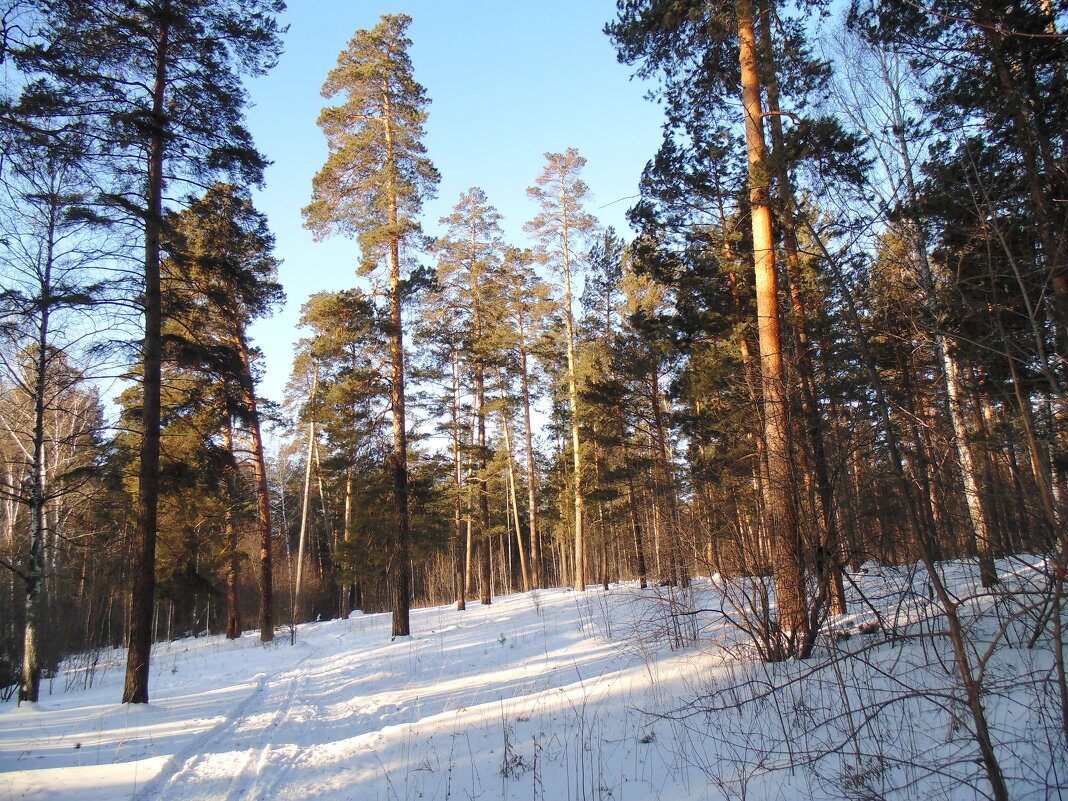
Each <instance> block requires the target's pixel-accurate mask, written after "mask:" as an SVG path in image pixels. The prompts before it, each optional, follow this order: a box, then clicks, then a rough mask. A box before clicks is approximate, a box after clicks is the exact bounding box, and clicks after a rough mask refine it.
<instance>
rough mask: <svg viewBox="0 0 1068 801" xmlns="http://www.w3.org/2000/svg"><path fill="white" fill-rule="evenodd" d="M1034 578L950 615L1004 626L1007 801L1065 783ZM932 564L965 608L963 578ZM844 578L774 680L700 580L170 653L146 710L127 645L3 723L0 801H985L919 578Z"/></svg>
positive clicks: (1030, 571) (981, 645)
mask: <svg viewBox="0 0 1068 801" xmlns="http://www.w3.org/2000/svg"><path fill="white" fill-rule="evenodd" d="M1040 567H1041V564H1040V563H1039V562H1038V560H1035V559H1031V560H1028V561H1024V560H1015V561H1012V562H1007V561H1005V562H1000V563H999V568H1000V571H1001V574H1002V577H1003V580H1004V581H1003V587H1004V588H1007V589H1010V590H1012V592H1011V593H1006V594H1005V596H1004V597H1002V598H1000V599H995V598H993V597H988V596H982V595H977V596H976V597H974V598H973V599H972V600H971V601H966V602H965V604H964V606H963V607H962V611H963V612H964V613H965V617H966V619H967V620H968V621H969V631H970V634H971V636H972V638H973V642H974V643H975V644H976V646H977V649H978V652H980V653H981V652H983V651H984V649H985V648H986V645H987V644H988V643H990V642H992V641H993V639H992V635H993V633H994V632H1000V636H999V638H998V639H997V643H998V645H997V648H996V649H995V650H994V652H993V653H992V655H990V657H989V659H988V661H987V662H986V672H985V674H984V680H985V682H986V694H985V696H984V698H985V702H986V706H987V710H988V713H989V715H990V719H991V721H992V725H993V728H994V732H995V736H996V745H997V749H998V751H997V753H998V757H999V759H1000V761H1001V764H1002V768H1003V770H1004V771H1005V774H1006V776H1007V778H1008V780H1009V786H1010V789H1011V791H1012V793H1013V798H1016V799H1025V798H1027V799H1038V798H1050V799H1052V798H1058V797H1060V793H1062V792H1064V791H1065V790H1066V789H1068V780H1066V774H1065V773H1064V770H1065V759H1064V757H1065V747H1064V740H1063V736H1062V734H1061V733H1060V729H1059V725H1060V724H1059V722H1058V715H1059V706H1058V703H1057V702H1056V693H1055V685H1054V683H1053V674H1052V671H1051V668H1052V664H1053V662H1052V658H1051V651H1050V649H1049V647H1048V643H1046V642H1045V639H1043V638H1042V637H1040V638H1039V639H1038V641H1037V645H1036V647H1034V648H1028V647H1027V646H1028V644H1029V643H1028V639H1029V632H1030V631H1032V630H1033V622H1032V621H1031V618H1030V611H1029V610H1030V609H1031V608H1032V606H1030V605H1027V604H1024V603H1023V601H1024V600H1028V601H1029V602H1035V603H1036V604H1037V602H1038V600H1039V599H1038V596H1032V595H1029V594H1027V592H1026V591H1027V589H1028V587H1029V586H1030V585H1031V583H1032V582H1036V581H1037V579H1038V578H1039V576H1040V573H1039V571H1038V570H1037V569H1036V568H1040ZM944 570H945V572H946V576H947V580H948V581H949V582H950V586H951V587H952V588H953V591H954V592H955V593H957V595H958V596H961V597H964V596H967V595H968V594H969V593H971V592H972V591H973V590H974V588H975V579H974V576H973V575H972V568H971V567H969V566H965V565H962V564H961V563H951V564H949V565H947V566H945V568H944ZM853 578H854V579H855V580H856V587H855V588H854V590H853V597H852V601H853V604H852V606H853V608H855V609H856V610H858V612H857V614H853V615H851V616H848V617H846V618H843V619H840V620H837V621H835V622H834V629H835V631H836V632H837V634H835V636H833V637H828V638H827V644H826V645H824V646H822V647H821V648H820V649H819V652H818V654H817V656H815V657H814V658H813V659H810V660H807V661H804V662H792V663H786V664H780V665H762V664H760V663H758V662H756V661H755V660H753V659H752V658H751V652H750V648H749V646H748V645H747V643H746V639H745V636H744V634H742V633H741V632H740V631H739V630H738V629H737V628H736V627H735V626H734V625H733V624H732V623H731V622H730V621H731V620H733V621H734V622H737V618H736V617H732V618H731V619H730V620H729V619H728V618H727V617H725V616H724V614H722V613H723V612H724V611H729V609H730V601H729V597H730V596H731V593H730V592H728V593H727V594H726V596H725V594H724V592H723V587H722V585H721V584H720V582H719V580H718V579H716V578H713V579H711V580H710V579H703V580H699V581H697V582H696V583H695V585H694V587H693V588H692V589H691V590H690V591H688V592H685V593H680V594H676V595H674V597H673V598H668V597H667V596H666V595H665V594H664V593H665V592H667V590H666V589H661V590H654V589H649V590H644V591H643V590H638V589H637V588H636V587H633V586H612V587H611V589H610V590H609V591H608V592H604V591H603V590H602V589H600V588H592V587H591V588H590V589H589V590H588V591H587V592H586V593H584V594H579V593H575V592H573V591H567V590H543V591H538V592H532V593H530V594H526V595H512V596H508V597H502V598H498V599H495V600H494V602H493V604H492V605H491V606H485V607H484V606H480V605H478V604H471V605H470V607H469V609H468V611H466V612H464V613H458V612H456V611H454V610H453V609H452V608H451V607H436V608H429V609H420V610H416V611H414V612H413V631H414V632H415V634H414V635H413V636H412V637H411V638H407V639H404V640H398V641H394V642H390V640H389V616H388V615H386V614H381V615H361V614H360V613H355V614H354V615H353V616H352V617H351V618H350V619H348V620H335V621H328V622H319V623H312V624H307V625H302V626H299V627H297V628H296V629H295V630H294V631H293V632H292V635H293V637H292V641H291V639H290V637H288V636H286V635H287V632H283V631H280V632H279V634H280V636H279V638H278V640H277V641H276V643H274V644H272V645H270V646H267V647H264V646H262V645H261V644H260V643H259V642H258V640H257V639H256V638H255V637H254V636H245V637H242V638H241V639H239V640H237V641H227V640H225V639H223V638H221V637H218V636H202V637H198V638H189V639H183V640H178V641H175V642H170V643H164V644H160V645H158V646H157V647H156V650H155V662H154V668H153V670H154V672H153V675H152V693H153V695H152V701H153V702H152V704H150V705H148V706H145V707H139V706H126V705H121V704H118V703H116V701H117V699H118V698H119V696H120V692H121V683H122V678H123V673H122V663H123V659H124V654H123V653H122V652H117V651H115V652H110V651H109V652H105V653H101V654H96V655H92V656H85V657H82V658H80V659H76V660H72V661H70V662H69V663H68V664H67V665H66V666H65V670H64V672H63V673H61V674H60V675H57V676H54V677H52V678H51V680H50V682H49V684H48V685H47V686H46V689H47V690H50V692H48V693H47V694H45V695H44V696H43V700H42V702H41V703H40V704H38V705H23V706H22V707H17V706H16V705H15V704H14V703H13V702H8V703H5V704H3V705H2V706H0V772H3V774H4V776H3V790H2V791H0V798H3V799H19V801H59V799H75V798H76V799H78V801H117V800H118V799H139V801H154V800H155V799H161V800H164V799H165V800H166V801H187V800H189V801H191V800H192V799H213V801H222V800H223V799H227V800H229V801H236V800H237V799H242V801H244V800H246V799H247V800H248V801H253V800H254V799H263V800H264V801H267V799H272V800H273V799H280V800H284V799H318V800H319V801H343V800H345V799H360V800H361V801H375V800H377V799H381V800H382V801H387V800H391V799H392V800H394V801H396V800H400V801H407V799H418V798H425V799H457V800H460V799H463V800H464V801H467V799H534V801H540V799H548V800H549V801H564V799H568V801H571V800H575V801H577V800H578V799H583V800H584V801H586V800H589V799H602V800H603V799H613V801H643V800H644V799H649V800H650V801H651V800H652V799H709V800H710V801H711V799H750V800H752V799H792V798H864V799H879V798H887V799H918V798H946V799H973V798H982V797H985V795H986V793H987V788H986V785H985V782H984V779H983V777H982V773H981V765H980V764H978V761H977V759H976V753H977V752H976V747H975V744H974V742H973V740H972V738H971V737H970V735H969V732H970V728H969V721H968V719H967V717H966V715H965V714H964V713H963V708H962V707H961V705H960V704H959V697H960V696H959V690H958V688H957V685H956V681H955V679H954V677H953V673H952V663H951V660H950V659H949V658H948V656H947V654H948V653H949V651H948V648H947V647H946V646H945V644H944V642H942V639H941V638H940V637H938V636H930V635H931V632H933V631H936V630H937V629H938V625H939V621H938V618H937V616H935V615H934V614H933V613H932V611H931V609H930V607H929V605H928V598H929V594H928V592H927V589H926V586H925V582H924V581H923V579H922V574H921V573H920V571H918V570H916V569H908V568H900V569H898V568H895V569H891V568H876V567H875V566H874V565H868V566H867V567H866V569H863V570H862V571H860V572H859V573H858V574H854V576H853ZM1036 586H1037V583H1036ZM858 589H860V590H863V591H864V594H865V595H866V596H867V598H868V600H867V601H866V602H863V603H862V602H861V601H860V599H859V596H858V595H857V590H858ZM995 601H996V602H995ZM1035 608H1037V607H1035ZM862 609H866V610H867V611H865V612H863V613H861V612H860V611H859V610H862ZM673 610H674V611H677V612H678V611H681V612H689V611H691V610H698V611H697V612H696V613H695V614H681V615H673V614H672V612H673ZM876 612H877V613H878V615H879V617H881V618H882V620H883V623H882V626H880V625H879V624H877V623H876V622H875V621H876V619H877V618H876V614H875V613H876ZM864 632H867V633H864ZM694 634H696V635H697V636H696V638H694V637H693V635H694ZM891 634H893V635H895V636H890V635H891ZM772 689H774V691H770V690H772ZM921 691H922V692H921Z"/></svg>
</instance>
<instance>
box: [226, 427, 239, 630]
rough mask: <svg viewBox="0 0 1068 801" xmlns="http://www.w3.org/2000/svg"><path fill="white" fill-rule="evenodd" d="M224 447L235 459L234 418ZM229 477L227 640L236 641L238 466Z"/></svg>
mask: <svg viewBox="0 0 1068 801" xmlns="http://www.w3.org/2000/svg"><path fill="white" fill-rule="evenodd" d="M223 437H224V442H223V444H224V447H225V448H226V451H227V453H229V454H230V459H231V460H233V458H234V434H233V421H232V418H230V417H227V420H226V430H225V432H224V434H223ZM228 472H229V475H228V476H227V493H226V512H225V513H224V516H223V531H224V534H225V536H226V552H227V553H226V639H228V640H236V639H237V638H238V637H240V636H241V610H240V606H239V598H238V580H239V578H240V575H241V562H240V560H239V559H238V549H237V528H236V527H235V526H234V513H233V505H234V503H235V500H236V498H235V494H236V493H235V492H234V490H235V489H236V488H237V476H236V475H235V473H236V472H237V471H236V465H234V464H231V465H230V468H229V471H228Z"/></svg>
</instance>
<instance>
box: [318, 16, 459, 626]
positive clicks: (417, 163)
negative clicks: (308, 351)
mask: <svg viewBox="0 0 1068 801" xmlns="http://www.w3.org/2000/svg"><path fill="white" fill-rule="evenodd" d="M409 24H411V18H410V17H408V16H406V15H403V14H400V15H386V16H383V17H382V21H381V22H380V23H379V24H378V25H377V26H375V27H374V28H373V29H371V30H369V31H367V30H359V31H357V32H356V35H355V36H354V37H353V38H352V40H351V41H350V42H349V45H348V47H347V48H346V49H345V50H343V51H342V52H341V54H340V55H339V56H338V65H337V67H336V68H334V69H333V70H331V71H330V74H329V75H328V76H327V79H326V82H325V83H324V84H323V96H324V97H326V98H334V97H337V96H338V95H343V96H344V102H342V103H341V104H340V105H337V106H328V107H326V108H325V109H323V112H322V114H321V115H320V116H319V126H320V127H321V128H322V129H323V133H324V134H325V135H326V140H327V145H328V146H329V148H330V155H329V157H328V158H327V161H326V164H325V165H323V168H322V169H321V170H320V171H319V172H318V173H317V174H316V176H315V178H314V179H313V181H312V202H311V203H310V204H309V205H308V206H306V207H305V209H304V219H305V226H306V227H307V228H310V229H311V230H312V232H313V233H314V235H315V236H316V238H320V239H321V238H323V237H326V236H330V235H333V234H343V235H346V236H356V237H358V239H359V242H360V247H361V251H362V266H361V270H363V271H364V272H370V271H372V270H375V269H376V268H377V267H378V266H379V264H380V263H381V261H382V260H383V259H385V261H386V271H387V275H388V295H389V311H390V332H389V335H390V341H391V343H392V347H391V353H390V359H391V362H392V364H391V368H392V369H391V387H390V393H391V395H390V407H391V410H392V417H393V453H392V456H391V457H390V461H391V471H392V473H393V478H394V495H395V498H394V500H395V505H396V529H395V531H396V534H395V537H394V540H393V544H392V553H391V554H390V559H389V574H390V578H391V580H392V588H391V592H392V594H393V604H392V606H393V635H394V636H407V635H408V634H409V633H410V625H409V607H410V603H411V599H410V594H411V566H410V563H409V557H408V552H409V547H410V521H409V510H408V455H407V450H408V444H407V443H408V432H407V430H406V428H405V390H404V381H405V370H404V325H403V320H402V316H401V311H402V309H401V307H402V301H403V294H404V283H403V280H402V275H401V251H402V247H403V246H407V245H408V244H409V243H410V242H412V241H413V239H414V236H415V234H416V233H417V232H418V230H419V225H418V222H417V220H416V216H417V215H418V213H419V209H420V207H421V205H422V202H423V201H424V200H425V199H427V198H429V197H431V196H432V194H433V190H434V186H435V184H436V183H437V181H438V174H437V171H436V170H435V169H434V167H433V165H432V164H431V163H430V160H429V159H428V158H427V157H426V155H425V153H426V149H425V148H424V147H423V144H422V141H421V140H422V137H423V125H424V123H425V122H426V116H427V115H426V111H425V108H426V106H427V104H428V102H429V101H428V100H427V98H426V93H425V92H424V90H423V87H422V86H420V85H419V84H418V83H416V81H415V79H414V78H413V76H412V64H411V59H410V57H409V55H408V49H409V47H410V46H411V40H410V39H408V38H407V36H406V32H407V29H408V26H409Z"/></svg>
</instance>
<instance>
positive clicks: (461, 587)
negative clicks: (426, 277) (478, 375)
mask: <svg viewBox="0 0 1068 801" xmlns="http://www.w3.org/2000/svg"><path fill="white" fill-rule="evenodd" d="M452 469H453V490H454V492H455V497H454V498H453V531H452V536H453V541H452V543H451V545H452V547H451V549H450V550H451V551H452V564H453V568H452V569H453V583H454V584H455V591H456V609H457V611H461V612H462V611H464V610H465V609H466V608H467V570H466V568H465V564H464V562H465V560H464V550H465V549H464V536H463V518H464V501H463V472H462V465H461V462H460V362H459V357H458V356H457V355H454V356H453V359H452Z"/></svg>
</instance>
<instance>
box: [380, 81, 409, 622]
mask: <svg viewBox="0 0 1068 801" xmlns="http://www.w3.org/2000/svg"><path fill="white" fill-rule="evenodd" d="M382 116H383V125H382V128H383V131H384V134H385V144H386V164H387V169H386V173H387V175H388V176H389V178H388V186H387V187H386V196H387V202H388V203H389V224H390V226H391V228H392V229H393V230H396V228H397V225H398V220H399V212H398V207H397V204H398V199H397V191H398V190H397V185H396V181H395V180H394V178H393V175H394V173H395V171H396V169H397V168H396V160H395V157H394V153H393V120H392V105H391V100H390V94H389V90H388V88H387V87H383V92H382ZM402 301H403V298H401V269H400V236H399V235H398V234H392V235H391V236H390V238H389V321H390V332H389V338H390V361H391V363H392V374H391V376H390V378H391V381H390V393H389V404H390V409H391V411H392V413H393V454H392V456H391V459H390V461H391V463H392V464H391V466H392V469H393V484H394V494H395V498H394V502H395V504H396V515H397V519H396V527H395V528H394V534H393V542H392V546H393V547H392V548H391V549H390V555H389V561H388V563H387V567H386V572H387V574H388V576H389V579H390V582H389V583H390V593H391V595H392V607H393V636H394V637H407V636H408V635H409V634H410V633H411V621H410V619H409V616H410V610H411V594H412V589H411V588H412V566H411V560H410V559H409V557H408V553H409V550H410V547H411V532H410V530H409V527H410V517H409V511H408V431H407V428H406V425H407V423H406V420H405V400H406V399H405V395H404V321H403V318H402Z"/></svg>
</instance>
